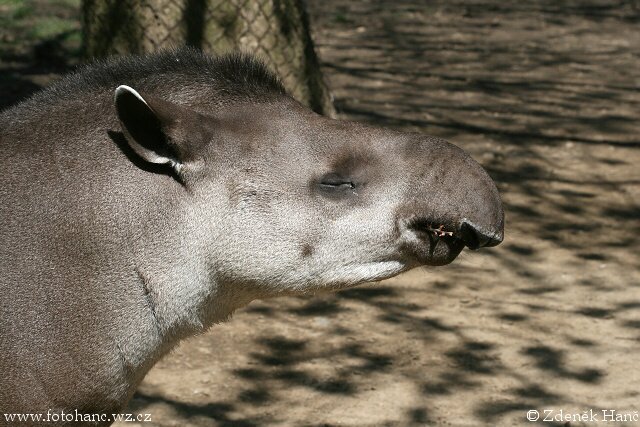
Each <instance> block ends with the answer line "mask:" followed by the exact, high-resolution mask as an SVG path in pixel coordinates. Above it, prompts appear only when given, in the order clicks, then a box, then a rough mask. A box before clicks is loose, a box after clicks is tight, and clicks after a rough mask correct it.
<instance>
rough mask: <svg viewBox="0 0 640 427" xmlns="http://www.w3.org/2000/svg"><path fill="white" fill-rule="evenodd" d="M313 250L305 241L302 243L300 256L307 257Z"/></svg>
mask: <svg viewBox="0 0 640 427" xmlns="http://www.w3.org/2000/svg"><path fill="white" fill-rule="evenodd" d="M313 252H314V248H313V246H312V245H310V244H309V243H305V244H303V245H302V250H301V253H302V258H309V257H310V256H311V255H313Z"/></svg>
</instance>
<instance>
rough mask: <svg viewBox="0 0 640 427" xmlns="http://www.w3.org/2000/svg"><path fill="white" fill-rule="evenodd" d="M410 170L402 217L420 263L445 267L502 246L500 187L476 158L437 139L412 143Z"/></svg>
mask: <svg viewBox="0 0 640 427" xmlns="http://www.w3.org/2000/svg"><path fill="white" fill-rule="evenodd" d="M407 147H408V149H407V150H406V155H405V158H406V159H407V162H408V170H415V171H416V172H414V173H413V174H412V175H413V176H415V179H414V180H413V181H412V183H411V185H410V186H409V188H410V190H409V192H408V194H407V203H405V204H404V205H403V206H402V209H400V210H399V213H398V224H399V228H400V229H402V231H403V233H404V234H405V235H406V236H405V240H406V245H405V246H406V247H407V249H408V250H409V251H410V252H413V254H414V255H415V257H416V259H417V261H418V262H421V263H423V264H427V265H442V264H447V263H449V262H451V261H452V260H453V259H454V258H455V257H456V256H457V255H458V254H459V253H460V251H461V250H462V249H463V248H464V247H465V246H466V247H468V248H469V249H479V248H481V247H491V246H496V245H498V244H500V243H501V242H502V240H503V236H504V211H503V207H502V201H501V200H500V195H499V193H498V189H497V188H496V185H495V183H494V182H493V180H492V179H491V178H490V177H489V175H488V174H487V173H486V171H485V170H484V169H483V168H482V166H481V165H480V164H478V163H477V162H476V161H475V160H473V159H472V158H471V156H469V155H468V154H467V153H466V152H464V151H463V150H461V149H460V148H458V147H456V146H455V145H453V144H451V143H449V142H447V141H444V140H442V139H438V138H432V137H424V136H415V137H414V138H412V139H411V140H410V141H409V142H407Z"/></svg>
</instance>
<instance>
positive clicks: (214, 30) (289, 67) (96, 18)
mask: <svg viewBox="0 0 640 427" xmlns="http://www.w3.org/2000/svg"><path fill="white" fill-rule="evenodd" d="M83 29H84V43H85V52H86V54H87V56H89V57H103V56H108V55H114V54H124V53H143V52H152V51H155V50H159V49H163V48H169V47H175V46H181V45H185V44H187V45H191V46H195V47H199V48H201V49H202V50H204V51H205V52H210V53H214V54H215V53H223V52H227V51H230V50H236V49H241V50H244V51H248V52H252V53H254V54H256V55H258V56H260V57H261V58H262V59H263V60H264V61H265V62H266V63H267V65H269V66H270V67H271V68H272V69H273V70H274V71H276V72H277V73H278V75H279V76H280V78H281V79H282V81H283V83H284V85H285V87H286V88H287V90H288V91H289V93H291V94H292V95H293V96H294V97H295V98H296V99H298V100H299V101H300V102H302V103H304V104H306V105H309V106H310V107H311V108H313V109H314V110H315V111H317V112H320V113H323V114H326V115H330V116H333V115H334V114H335V111H334V109H333V105H332V102H331V96H330V93H329V91H328V88H327V87H326V84H325V83H324V80H323V78H322V73H321V71H320V68H319V64H318V60H317V57H316V54H315V50H314V47H313V42H312V39H311V36H310V31H309V21H308V17H307V13H306V10H305V5H304V2H303V0H108V1H104V0H85V1H84V3H83Z"/></svg>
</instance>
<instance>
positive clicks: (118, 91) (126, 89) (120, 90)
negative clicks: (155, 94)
mask: <svg viewBox="0 0 640 427" xmlns="http://www.w3.org/2000/svg"><path fill="white" fill-rule="evenodd" d="M124 92H128V93H130V94H131V95H133V96H135V97H136V98H138V99H139V100H140V101H142V102H143V103H144V105H146V106H147V107H149V104H147V101H145V100H144V98H143V97H142V95H140V94H139V93H138V91H137V90H135V89H134V88H132V87H131V86H127V85H120V86H118V87H117V88H116V92H115V94H114V99H116V98H118V96H120V95H122V93H124ZM149 108H151V107H149Z"/></svg>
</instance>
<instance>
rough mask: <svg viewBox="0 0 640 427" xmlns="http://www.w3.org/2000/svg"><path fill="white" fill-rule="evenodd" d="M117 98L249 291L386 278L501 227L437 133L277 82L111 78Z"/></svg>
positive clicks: (145, 153)
mask: <svg viewBox="0 0 640 427" xmlns="http://www.w3.org/2000/svg"><path fill="white" fill-rule="evenodd" d="M115 103H116V111H117V114H118V118H119V120H120V122H121V124H122V130H123V132H124V134H125V136H126V138H127V141H128V143H129V145H130V146H131V147H132V148H133V149H134V150H135V152H136V153H137V155H139V156H140V157H141V158H142V159H144V161H146V162H150V163H156V164H164V165H166V167H167V168H168V169H171V168H172V169H173V174H174V177H175V180H176V181H175V182H179V183H180V185H181V186H182V188H183V189H184V191H183V193H184V194H183V197H182V200H181V202H180V203H182V204H184V205H185V206H186V207H187V208H188V209H189V210H190V211H192V212H197V213H198V214H197V215H195V217H197V218H198V219H197V221H199V225H198V230H199V232H198V233H194V235H193V236H187V238H192V239H194V240H198V241H199V243H198V245H197V246H198V247H199V248H203V249H202V254H200V256H202V257H204V258H206V262H208V263H210V264H211V265H212V266H214V270H215V272H216V274H215V275H216V280H217V281H219V282H223V283H229V284H236V285H242V286H243V288H246V289H251V290H252V292H253V293H254V295H255V296H256V297H267V296H274V295H282V294H295V293H305V292H317V291H321V290H324V289H337V288H342V287H347V286H352V285H355V284H358V283H362V282H367V281H375V280H380V279H385V278H388V277H391V276H394V275H397V274H399V273H401V272H403V271H406V270H408V269H411V268H414V267H417V266H423V265H431V266H433V265H444V264H447V263H450V262H451V261H453V260H454V259H455V258H456V256H457V255H458V254H459V253H460V252H461V251H462V249H463V248H464V247H465V246H466V247H468V248H470V249H478V248H480V247H486V246H495V245H497V244H499V243H500V242H501V241H502V239H503V224H504V214H503V209H502V204H501V201H500V197H499V195H498V191H497V189H496V186H495V185H494V183H493V181H492V180H491V179H490V178H489V176H488V175H487V173H486V172H485V171H484V170H483V169H482V167H481V166H480V165H479V164H478V163H476V162H475V161H474V160H473V159H472V158H471V157H470V156H469V155H468V154H466V153H465V152H464V151H462V150H461V149H459V148H457V147H456V146H454V145H452V144H450V143H448V142H446V141H444V140H441V139H438V138H433V137H427V136H423V135H419V134H413V133H400V132H396V131H391V130H388V129H382V128H377V127H372V126H366V125H363V124H358V123H354V122H348V121H337V120H331V119H328V118H325V117H322V116H319V115H317V114H315V113H313V112H311V111H309V110H308V109H306V108H304V107H303V106H301V105H300V104H298V103H297V102H296V101H294V100H293V99H291V98H289V97H287V96H285V95H282V96H273V97H271V98H269V99H266V100H262V101H261V102H255V101H248V100H238V101H236V102H226V103H225V105H219V104H216V103H215V102H212V103H209V104H206V105H205V104H203V103H200V104H197V105H195V104H193V105H189V104H188V103H187V102H180V101H176V100H175V97H174V99H173V100H172V101H171V102H170V101H169V100H167V99H163V98H162V97H161V96H157V95H150V94H146V93H144V92H143V91H140V92H138V91H136V90H135V89H133V88H130V87H128V86H120V87H119V88H118V89H117V90H116V96H115ZM192 218H193V216H192ZM192 221H193V219H192Z"/></svg>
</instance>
